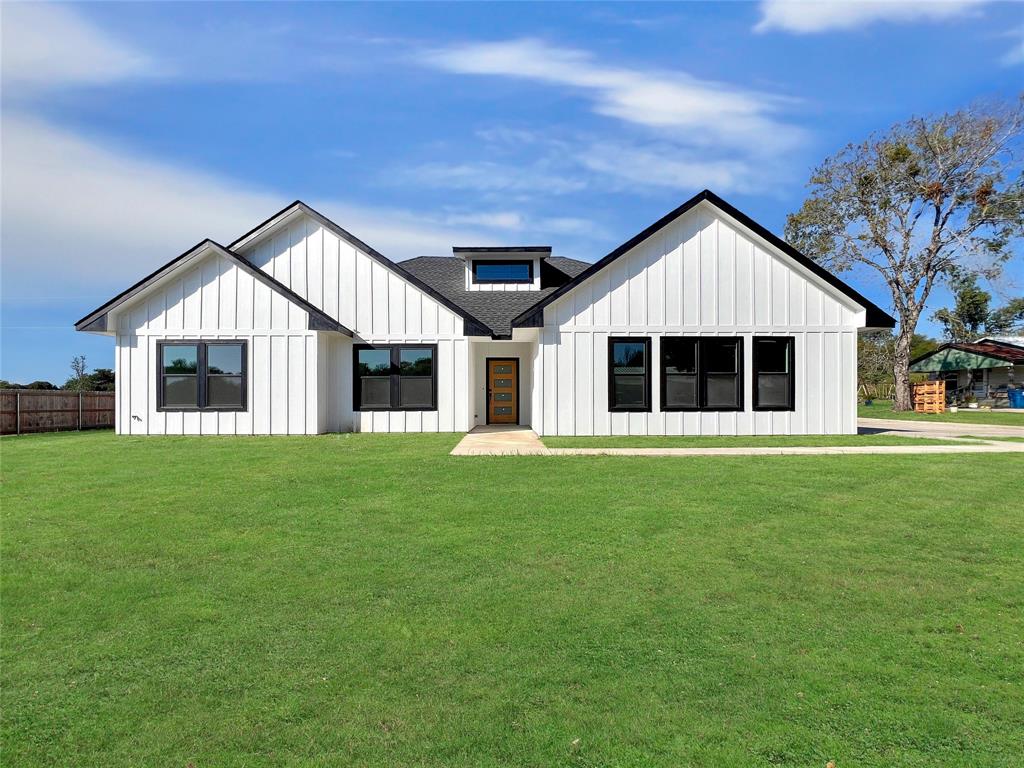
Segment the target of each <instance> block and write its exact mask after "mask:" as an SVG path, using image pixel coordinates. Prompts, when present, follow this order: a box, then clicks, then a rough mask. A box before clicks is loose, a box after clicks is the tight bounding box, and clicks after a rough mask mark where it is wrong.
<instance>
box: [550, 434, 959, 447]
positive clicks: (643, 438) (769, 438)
mask: <svg viewBox="0 0 1024 768" xmlns="http://www.w3.org/2000/svg"><path fill="white" fill-rule="evenodd" d="M542 440H543V442H544V445H546V446H547V447H548V448H779V447H786V446H801V447H810V446H823V447H829V446H831V447H846V446H852V445H949V444H950V441H949V440H942V439H939V438H929V437H903V436H901V435H753V436H750V435H745V436H733V435H728V436H726V435H723V436H718V437H689V436H682V437H680V436H676V435H631V436H626V435H614V436H607V435H606V436H602V437H555V436H545V437H543V438H542ZM959 442H961V443H962V442H963V441H959Z"/></svg>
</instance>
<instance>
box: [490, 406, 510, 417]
mask: <svg viewBox="0 0 1024 768" xmlns="http://www.w3.org/2000/svg"><path fill="white" fill-rule="evenodd" d="M494 415H495V416H511V415H512V406H511V405H497V406H495V407H494Z"/></svg>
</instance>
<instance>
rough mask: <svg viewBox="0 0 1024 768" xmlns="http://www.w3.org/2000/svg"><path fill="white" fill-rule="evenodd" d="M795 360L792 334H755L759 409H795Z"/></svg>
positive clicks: (756, 383) (755, 405)
mask: <svg viewBox="0 0 1024 768" xmlns="http://www.w3.org/2000/svg"><path fill="white" fill-rule="evenodd" d="M795 361H796V350H795V343H794V339H793V337H792V336H755V337H754V410H755V411H792V410H793V409H794V408H795V402H794V399H795V398H794V393H795V387H794V375H793V368H794V363H795Z"/></svg>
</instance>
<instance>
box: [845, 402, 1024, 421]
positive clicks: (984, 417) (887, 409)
mask: <svg viewBox="0 0 1024 768" xmlns="http://www.w3.org/2000/svg"><path fill="white" fill-rule="evenodd" d="M857 416H859V417H860V418H862V419H912V420H914V421H942V422H946V423H948V424H989V425H996V424H998V425H1001V426H1007V427H1024V413H1007V412H1005V411H999V410H994V411H983V410H981V409H980V408H979V409H977V410H972V409H970V408H961V409H960V410H959V412H958V413H949V412H948V411H947V412H946V413H914V412H913V411H894V410H892V403H891V402H889V401H888V400H875V401H874V402H873V403H872V404H871V405H864V404H863V403H861V404H860V405H858V406H857Z"/></svg>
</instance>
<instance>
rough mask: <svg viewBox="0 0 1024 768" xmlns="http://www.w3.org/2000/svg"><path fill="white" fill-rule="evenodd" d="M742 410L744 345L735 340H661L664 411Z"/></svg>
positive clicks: (723, 338) (671, 338) (683, 338)
mask: <svg viewBox="0 0 1024 768" xmlns="http://www.w3.org/2000/svg"><path fill="white" fill-rule="evenodd" d="M742 408H743V342H742V340H741V339H739V338H737V337H715V336H701V337H696V336H682V337H679V336H664V337H662V339H661V409H662V410H663V411H736V410H742Z"/></svg>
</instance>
